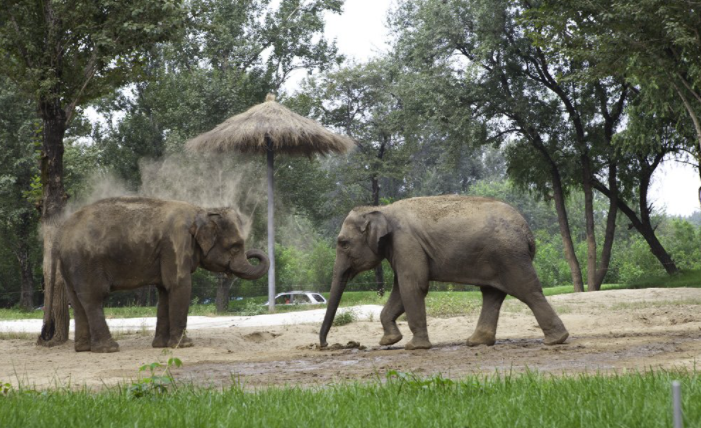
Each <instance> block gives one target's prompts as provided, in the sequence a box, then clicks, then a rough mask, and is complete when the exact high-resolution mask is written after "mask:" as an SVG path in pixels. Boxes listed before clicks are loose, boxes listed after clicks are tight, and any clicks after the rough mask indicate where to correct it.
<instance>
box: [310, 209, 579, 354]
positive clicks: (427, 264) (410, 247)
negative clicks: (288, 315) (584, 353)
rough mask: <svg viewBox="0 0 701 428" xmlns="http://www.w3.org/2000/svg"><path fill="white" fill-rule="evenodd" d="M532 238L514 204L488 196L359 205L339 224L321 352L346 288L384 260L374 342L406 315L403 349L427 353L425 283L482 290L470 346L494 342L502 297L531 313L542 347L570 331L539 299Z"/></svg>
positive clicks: (393, 336) (393, 333)
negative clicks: (385, 278) (385, 275)
mask: <svg viewBox="0 0 701 428" xmlns="http://www.w3.org/2000/svg"><path fill="white" fill-rule="evenodd" d="M534 256H535V240H534V238H533V234H532V233H531V230H530V228H529V227H528V224H527V223H526V220H525V219H524V218H523V216H522V215H521V214H520V213H519V212H518V211H517V210H516V209H514V208H513V207H512V206H510V205H508V204H506V203H504V202H501V201H497V200H494V199H489V198H481V197H468V196H432V197H419V198H412V199H406V200H402V201H398V202H395V203H393V204H391V205H387V206H383V207H358V208H355V209H354V210H352V211H351V212H350V213H349V214H348V216H347V217H346V219H345V221H344V222H343V226H342V227H341V232H340V233H339V235H338V243H337V246H336V262H335V264H334V268H333V282H332V285H331V296H330V298H329V301H328V308H327V310H326V316H325V318H324V322H323V324H322V326H321V331H320V333H319V341H320V344H321V346H322V347H324V346H326V345H327V342H326V336H327V334H328V332H329V330H330V328H331V324H332V322H333V319H334V316H335V314H336V310H337V309H338V305H339V303H340V300H341V295H342V294H343V290H344V289H345V286H346V283H347V282H348V281H350V280H351V279H353V277H355V276H356V275H357V274H359V273H360V272H363V271H366V270H369V269H373V268H374V267H376V266H377V265H378V264H379V263H381V262H382V260H384V259H387V260H388V261H389V263H390V265H391V266H392V270H393V271H394V286H393V288H392V292H391V294H390V296H389V299H388V300H387V303H386V304H385V307H384V309H383V310H382V314H381V316H380V319H381V322H382V327H383V329H384V336H383V337H382V339H381V340H380V345H391V344H393V343H396V342H398V341H400V340H401V339H402V334H401V332H400V331H399V328H398V327H397V322H396V320H397V318H398V317H399V316H400V315H402V314H403V313H404V312H406V316H407V321H408V323H409V328H410V329H411V332H412V333H413V338H412V339H411V341H409V342H408V343H407V344H406V349H428V348H430V347H431V342H430V341H429V339H428V330H427V328H426V305H425V301H424V299H425V297H426V293H427V292H428V285H429V281H443V282H455V283H462V284H472V285H476V286H479V287H480V290H481V292H482V310H481V313H480V315H479V319H478V321H477V327H476V328H475V331H474V333H473V334H472V336H471V337H470V338H469V339H468V340H467V344H468V345H470V346H476V345H482V344H483V345H493V344H494V343H495V337H496V329H497V321H498V318H499V310H500V309H501V304H502V302H503V301H504V298H505V297H506V295H507V294H510V295H512V296H514V297H516V298H517V299H519V300H521V301H522V302H524V303H525V304H526V305H528V307H529V308H530V309H531V310H532V311H533V314H534V315H535V317H536V320H537V321H538V325H539V326H540V328H541V329H542V330H543V333H544V334H545V341H544V342H545V344H546V345H554V344H558V343H562V342H564V341H565V340H566V339H567V337H568V335H569V333H568V332H567V329H566V328H565V326H564V325H563V324H562V321H561V320H560V318H559V317H558V316H557V314H556V313H555V311H554V310H553V309H552V307H551V306H550V304H549V303H548V301H547V300H546V299H545V296H544V295H543V289H542V286H541V284H540V281H539V280H538V276H537V275H536V271H535V268H534V267H533V257H534Z"/></svg>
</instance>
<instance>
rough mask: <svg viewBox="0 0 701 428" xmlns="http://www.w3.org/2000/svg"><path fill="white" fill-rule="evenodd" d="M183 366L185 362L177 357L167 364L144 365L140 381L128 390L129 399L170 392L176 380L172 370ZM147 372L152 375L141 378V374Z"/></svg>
mask: <svg viewBox="0 0 701 428" xmlns="http://www.w3.org/2000/svg"><path fill="white" fill-rule="evenodd" d="M182 365H183V362H182V361H180V359H179V358H176V357H170V358H168V361H167V362H166V363H165V364H162V363H160V362H155V363H151V364H144V365H143V366H141V367H139V377H140V379H139V380H138V381H137V382H136V383H132V384H131V385H130V386H129V387H128V388H127V390H126V392H127V397H129V398H142V397H146V396H150V395H155V394H165V393H166V392H168V387H170V386H171V385H175V379H173V374H172V373H171V371H170V370H171V368H173V367H180V366H182ZM147 370H148V371H149V373H150V374H151V375H150V376H148V377H145V378H141V373H142V372H145V371H147Z"/></svg>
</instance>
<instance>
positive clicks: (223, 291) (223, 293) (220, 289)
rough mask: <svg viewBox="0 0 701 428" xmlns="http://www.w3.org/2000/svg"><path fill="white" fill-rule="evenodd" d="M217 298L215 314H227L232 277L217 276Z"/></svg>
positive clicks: (221, 274)
mask: <svg viewBox="0 0 701 428" xmlns="http://www.w3.org/2000/svg"><path fill="white" fill-rule="evenodd" d="M217 277H218V278H217V279H218V280H217V297H216V299H215V302H214V303H215V306H216V308H217V313H224V312H227V311H228V309H229V300H231V285H232V284H233V283H234V279H235V277H234V276H233V275H225V274H223V273H220V274H217Z"/></svg>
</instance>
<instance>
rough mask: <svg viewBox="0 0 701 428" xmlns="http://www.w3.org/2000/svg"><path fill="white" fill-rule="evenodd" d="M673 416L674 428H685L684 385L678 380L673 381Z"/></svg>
mask: <svg viewBox="0 0 701 428" xmlns="http://www.w3.org/2000/svg"><path fill="white" fill-rule="evenodd" d="M672 417H673V420H674V424H673V426H674V428H683V426H684V420H683V419H682V387H681V384H680V383H679V381H678V380H675V381H672Z"/></svg>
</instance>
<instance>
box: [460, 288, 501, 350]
mask: <svg viewBox="0 0 701 428" xmlns="http://www.w3.org/2000/svg"><path fill="white" fill-rule="evenodd" d="M480 291H481V292H482V310H481V312H480V316H479V319H478V320H477V327H475V331H474V333H472V336H470V338H469V339H467V346H478V345H487V346H492V345H494V343H495V342H496V334H497V322H498V321H499V311H500V310H501V304H502V303H503V302H504V298H505V297H506V293H504V292H503V291H501V290H497V289H496V288H494V287H489V286H483V287H481V288H480Z"/></svg>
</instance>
